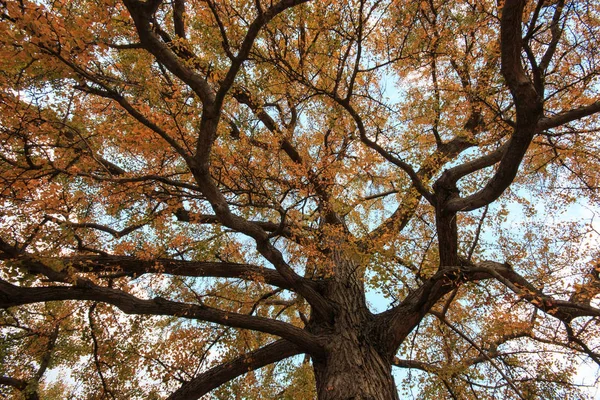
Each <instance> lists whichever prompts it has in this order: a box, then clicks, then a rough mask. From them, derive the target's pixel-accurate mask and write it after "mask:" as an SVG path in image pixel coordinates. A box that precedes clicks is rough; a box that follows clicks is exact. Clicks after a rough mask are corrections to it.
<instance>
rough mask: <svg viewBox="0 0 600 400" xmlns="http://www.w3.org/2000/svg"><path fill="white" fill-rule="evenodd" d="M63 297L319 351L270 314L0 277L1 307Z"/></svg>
mask: <svg viewBox="0 0 600 400" xmlns="http://www.w3.org/2000/svg"><path fill="white" fill-rule="evenodd" d="M64 300H92V301H98V302H102V303H107V304H112V305H114V306H116V307H117V308H119V309H120V310H121V311H123V312H124V313H126V314H141V315H171V316H178V317H183V318H190V319H197V320H202V321H207V322H214V323H217V324H220V325H225V326H231V327H234V328H242V329H251V330H254V331H259V332H264V333H269V334H272V335H276V336H280V337H282V338H285V339H287V340H289V341H290V342H292V343H294V344H296V345H298V346H299V347H300V348H301V349H302V350H303V351H306V352H308V353H311V354H314V355H315V356H319V355H320V354H321V353H322V349H321V346H320V344H319V343H318V341H317V339H316V337H315V336H313V335H311V334H310V333H308V332H306V331H305V330H303V329H300V328H297V327H295V326H293V325H291V324H288V323H286V322H282V321H276V320H273V319H269V318H263V317H256V316H250V315H244V314H238V313H233V312H228V311H222V310H218V309H216V308H212V307H208V306H205V305H197V304H188V303H181V302H176V301H171V300H167V299H164V298H161V297H155V298H154V299H148V300H144V299H140V298H138V297H135V296H133V295H131V294H129V293H125V292H123V291H121V290H118V289H112V288H105V287H100V286H96V285H94V284H92V283H91V282H89V281H87V282H82V284H80V285H76V286H51V287H19V286H15V285H12V284H10V283H8V282H6V281H4V280H0V308H8V307H14V306H19V305H23V304H32V303H39V302H46V301H64Z"/></svg>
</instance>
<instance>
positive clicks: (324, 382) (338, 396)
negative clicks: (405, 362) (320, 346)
mask: <svg viewBox="0 0 600 400" xmlns="http://www.w3.org/2000/svg"><path fill="white" fill-rule="evenodd" d="M327 351H328V354H327V359H326V360H324V361H315V362H314V372H315V379H316V382H317V394H318V398H319V400H334V399H335V400H347V399H348V400H349V399H353V400H375V399H381V400H384V399H385V400H390V399H398V393H397V390H396V385H395V384H394V378H393V377H392V373H391V370H392V366H391V364H390V362H389V361H388V360H386V359H384V357H382V356H381V355H380V354H379V353H378V352H377V350H376V349H375V348H373V346H372V345H371V344H370V343H368V342H365V340H364V338H361V337H360V336H359V335H357V332H353V331H346V332H340V333H339V335H338V337H337V338H336V340H335V341H333V342H331V343H330V344H329V346H328V349H327Z"/></svg>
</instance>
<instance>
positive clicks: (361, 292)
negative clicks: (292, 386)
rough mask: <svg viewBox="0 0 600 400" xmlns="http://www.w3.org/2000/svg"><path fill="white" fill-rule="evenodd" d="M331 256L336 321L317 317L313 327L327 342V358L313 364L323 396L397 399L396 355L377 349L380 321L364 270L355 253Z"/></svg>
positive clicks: (331, 293)
mask: <svg viewBox="0 0 600 400" xmlns="http://www.w3.org/2000/svg"><path fill="white" fill-rule="evenodd" d="M340 247H343V246H340ZM332 258H333V260H334V270H333V274H332V277H331V279H330V280H329V282H328V285H327V287H326V290H325V293H324V294H325V297H326V298H327V299H329V300H330V301H332V302H333V303H334V304H335V309H336V313H335V318H334V322H333V324H327V323H325V321H319V320H318V319H315V321H313V323H314V327H313V328H312V330H313V331H315V333H316V334H320V335H322V336H323V337H325V338H326V340H325V343H323V347H324V348H325V351H324V352H325V356H324V357H322V358H317V359H314V360H313V368H314V373H315V379H316V383H317V394H318V398H319V399H320V400H329V399H332V400H333V399H336V400H342V399H356V400H359V399H364V400H367V399H397V398H398V395H397V390H396V385H395V384H394V378H393V377H392V374H391V370H392V364H391V359H392V356H393V355H389V354H385V352H384V351H382V349H383V348H380V347H379V346H378V344H379V340H377V337H378V335H377V334H378V330H377V328H376V324H375V317H374V316H373V314H371V312H370V311H369V309H368V307H367V304H366V299H365V288H364V270H363V268H361V266H360V265H359V264H358V262H357V261H356V260H354V259H353V257H352V255H351V254H348V253H345V252H343V251H340V250H335V251H333V252H332Z"/></svg>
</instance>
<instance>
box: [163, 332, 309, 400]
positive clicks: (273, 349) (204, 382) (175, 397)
mask: <svg viewBox="0 0 600 400" xmlns="http://www.w3.org/2000/svg"><path fill="white" fill-rule="evenodd" d="M301 352H302V351H301V350H300V349H299V348H298V347H297V346H295V345H294V344H293V343H290V342H288V341H286V340H278V341H277V342H274V343H271V344H269V345H267V346H265V347H263V348H260V349H258V350H254V351H252V352H250V353H247V354H244V355H243V356H240V357H238V358H236V359H234V360H232V361H229V362H227V363H225V364H221V365H219V366H217V367H214V368H211V369H209V370H208V371H206V372H204V373H202V374H200V375H199V376H197V377H196V378H194V379H192V380H191V381H189V382H187V383H185V384H183V386H182V387H181V388H179V389H178V390H177V391H176V392H174V393H173V394H171V395H170V396H169V397H168V400H190V399H198V398H200V397H201V396H203V395H205V394H206V393H208V392H210V391H211V390H213V389H215V388H217V387H218V386H220V385H222V384H224V383H226V382H228V381H230V380H232V379H235V378H237V377H238V376H240V375H243V374H245V373H247V372H248V371H253V370H256V369H259V368H262V367H264V366H266V365H269V364H272V363H274V362H277V361H281V360H283V359H285V358H288V357H291V356H294V355H296V354H300V353H301Z"/></svg>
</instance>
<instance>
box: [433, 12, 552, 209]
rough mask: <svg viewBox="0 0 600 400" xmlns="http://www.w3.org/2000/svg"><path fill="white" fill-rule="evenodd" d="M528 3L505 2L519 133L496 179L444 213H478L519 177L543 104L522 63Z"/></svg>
mask: <svg viewBox="0 0 600 400" xmlns="http://www.w3.org/2000/svg"><path fill="white" fill-rule="evenodd" d="M525 3H526V2H525V1H524V0H506V1H505V3H504V7H503V8H502V20H501V29H500V48H501V60H502V68H501V71H502V75H503V77H504V79H505V80H506V83H507V85H508V87H509V89H510V91H511V94H512V97H513V99H514V102H515V107H516V114H517V122H516V126H515V130H514V132H513V134H512V136H511V138H510V141H509V142H508V144H507V148H506V151H505V152H504V153H503V154H502V159H501V161H500V164H499V166H498V169H497V171H496V173H495V174H494V176H493V177H492V178H491V179H490V180H489V181H488V182H487V184H486V185H485V187H484V188H483V189H481V190H480V191H479V192H477V193H474V194H473V195H471V196H468V197H466V198H460V197H458V196H453V197H452V199H450V200H449V201H448V202H447V204H446V205H445V206H444V210H445V211H447V212H449V213H453V212H457V211H471V210H475V209H477V208H480V207H483V206H485V205H487V204H490V203H491V202H493V201H494V200H496V199H497V198H498V197H500V195H501V194H502V193H503V192H504V191H505V190H506V188H508V186H510V184H511V183H512V181H513V180H514V178H515V176H516V175H517V172H518V170H519V166H520V165H521V161H522V160H523V157H524V156H525V153H526V151H527V148H528V147H529V144H530V143H531V140H532V139H533V136H534V134H535V133H536V127H537V123H538V120H539V119H540V117H541V116H542V113H543V105H542V99H541V95H540V94H539V93H538V92H537V91H536V89H535V88H534V85H533V83H532V82H531V80H530V79H529V77H528V76H527V74H526V73H525V70H524V68H523V65H522V64H521V51H522V39H521V37H522V32H521V30H522V22H521V21H522V17H523V8H524V6H525ZM437 183H439V186H440V187H453V186H454V185H455V183H456V182H455V181H454V182H452V181H441V180H438V182H437Z"/></svg>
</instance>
